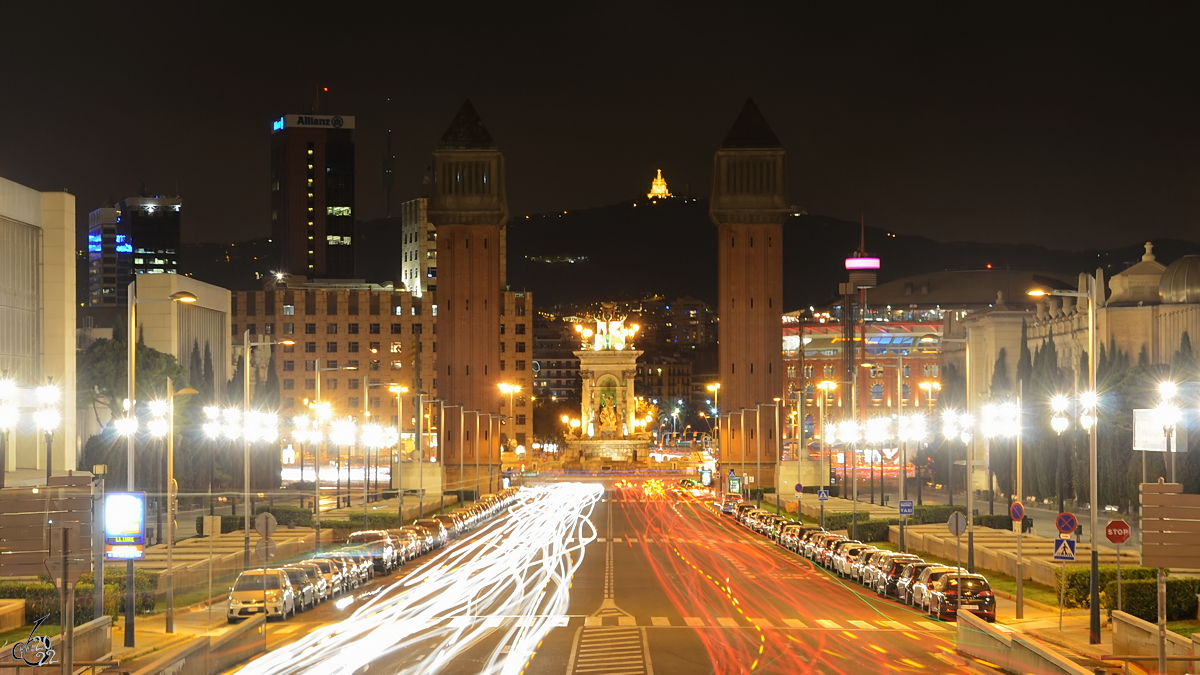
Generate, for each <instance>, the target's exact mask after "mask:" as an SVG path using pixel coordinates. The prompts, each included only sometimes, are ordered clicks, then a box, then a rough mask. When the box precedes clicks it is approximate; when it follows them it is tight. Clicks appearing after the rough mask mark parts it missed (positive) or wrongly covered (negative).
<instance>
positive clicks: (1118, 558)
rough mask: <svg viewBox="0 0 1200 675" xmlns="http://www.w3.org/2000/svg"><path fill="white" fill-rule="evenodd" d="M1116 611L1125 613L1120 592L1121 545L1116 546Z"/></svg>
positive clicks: (1122, 595)
mask: <svg viewBox="0 0 1200 675" xmlns="http://www.w3.org/2000/svg"><path fill="white" fill-rule="evenodd" d="M1117 611H1121V612H1124V611H1125V595H1124V594H1123V593H1122V592H1121V545H1120V544H1117Z"/></svg>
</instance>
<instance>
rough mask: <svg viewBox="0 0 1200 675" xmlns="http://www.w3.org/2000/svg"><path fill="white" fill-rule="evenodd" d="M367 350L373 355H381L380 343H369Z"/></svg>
mask: <svg viewBox="0 0 1200 675" xmlns="http://www.w3.org/2000/svg"><path fill="white" fill-rule="evenodd" d="M367 349H370V350H371V353H372V354H378V353H379V343H378V342H368V343H367Z"/></svg>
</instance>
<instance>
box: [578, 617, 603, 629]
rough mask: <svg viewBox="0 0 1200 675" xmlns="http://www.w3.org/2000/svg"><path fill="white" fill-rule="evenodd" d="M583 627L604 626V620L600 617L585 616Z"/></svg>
mask: <svg viewBox="0 0 1200 675" xmlns="http://www.w3.org/2000/svg"><path fill="white" fill-rule="evenodd" d="M583 625H584V627H586V628H595V627H597V626H603V625H604V619H603V618H602V617H599V616H585V617H584V618H583Z"/></svg>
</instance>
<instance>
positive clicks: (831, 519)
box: [825, 511, 871, 531]
mask: <svg viewBox="0 0 1200 675" xmlns="http://www.w3.org/2000/svg"><path fill="white" fill-rule="evenodd" d="M870 519H871V513H870V512H869V511H859V512H858V524H859V525H860V526H861V525H862V524H863V523H865V522H867V521H868V520H870ZM853 520H854V514H853V513H849V512H847V513H826V514H825V529H827V530H831V531H832V530H845V529H849V528H850V524H851V522H853Z"/></svg>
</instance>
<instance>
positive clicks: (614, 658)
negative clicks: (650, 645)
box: [567, 617, 653, 675]
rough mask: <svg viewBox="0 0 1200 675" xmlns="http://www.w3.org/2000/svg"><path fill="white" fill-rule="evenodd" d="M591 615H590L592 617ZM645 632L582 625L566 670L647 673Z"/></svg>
mask: <svg viewBox="0 0 1200 675" xmlns="http://www.w3.org/2000/svg"><path fill="white" fill-rule="evenodd" d="M589 618H591V617H589ZM645 642H646V638H645V633H644V632H643V631H642V630H641V629H638V628H612V627H609V628H586V627H585V628H582V629H580V631H579V633H578V635H577V637H576V639H575V649H574V652H573V653H572V655H571V661H570V664H569V665H568V669H567V672H568V673H571V674H572V675H648V674H649V673H652V672H653V670H652V669H651V667H650V666H649V664H648V659H647V656H648V654H647V645H646V643H645Z"/></svg>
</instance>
